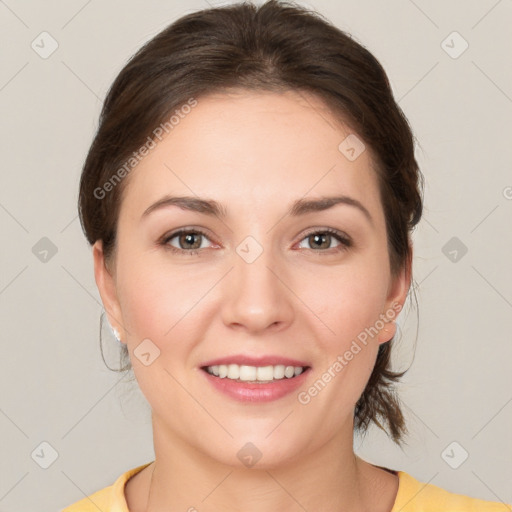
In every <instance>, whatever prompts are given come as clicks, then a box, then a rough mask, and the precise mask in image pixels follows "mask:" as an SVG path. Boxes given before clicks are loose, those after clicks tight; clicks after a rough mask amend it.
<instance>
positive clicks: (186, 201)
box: [142, 195, 373, 223]
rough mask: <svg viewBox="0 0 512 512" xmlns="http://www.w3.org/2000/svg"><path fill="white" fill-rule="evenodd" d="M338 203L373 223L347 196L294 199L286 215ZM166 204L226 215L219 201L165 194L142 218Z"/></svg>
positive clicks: (317, 209) (364, 209)
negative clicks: (360, 213) (357, 211)
mask: <svg viewBox="0 0 512 512" xmlns="http://www.w3.org/2000/svg"><path fill="white" fill-rule="evenodd" d="M338 204H345V205H348V206H353V207H354V208H357V209H358V210H359V211H360V212H362V213H363V214H364V216H365V217H366V218H367V220H368V221H369V222H370V223H373V219H372V216H371V215H370V212H369V211H368V210H367V209H366V208H365V207H364V206H363V204H362V203H361V202H360V201H358V200H357V199H354V198H352V197H349V196H343V195H342V196H329V197H321V198H318V199H298V200H297V201H295V202H294V203H293V204H292V206H291V207H290V209H289V210H288V211H287V213H286V215H291V216H292V217H298V216H300V215H305V214H307V213H310V212H320V211H324V210H328V209H329V208H332V207H333V206H336V205H338ZM167 206H178V207H179V208H181V209H182V210H188V211H193V212H197V213H203V214H205V215H209V216H212V217H219V218H221V219H222V218H225V217H227V210H226V208H225V207H224V206H223V205H222V204H220V203H219V202H217V201H215V200H213V199H201V198H199V197H193V196H169V195H166V196H164V197H162V198H161V199H159V200H158V201H156V202H155V203H153V204H152V205H151V206H149V207H148V208H146V210H145V211H144V213H143V214H142V218H144V217H146V216H148V215H149V214H150V213H151V212H153V211H155V210H158V209H161V208H165V207H167Z"/></svg>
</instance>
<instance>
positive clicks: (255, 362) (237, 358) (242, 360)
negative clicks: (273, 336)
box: [201, 354, 310, 368]
mask: <svg viewBox="0 0 512 512" xmlns="http://www.w3.org/2000/svg"><path fill="white" fill-rule="evenodd" d="M220 364H225V365H228V364H238V365H245V366H277V365H281V364H282V365H284V366H302V367H305V366H310V365H309V364H308V363H306V362H304V361H299V360H298V359H292V358H290V357H282V356H277V355H276V356H273V355H262V356H257V357H256V356H247V355H243V354H235V355H232V356H224V357H219V358H217V359H211V360H210V361H206V362H205V363H202V364H201V367H202V368H203V367H206V366H215V365H220Z"/></svg>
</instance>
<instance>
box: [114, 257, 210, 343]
mask: <svg viewBox="0 0 512 512" xmlns="http://www.w3.org/2000/svg"><path fill="white" fill-rule="evenodd" d="M142 259H143V258H141V259H140V260H138V261H137V260H133V261H129V260H128V259H126V260H125V261H124V262H120V263H119V272H118V291H119V302H120V305H121V310H122V313H123V320H124V322H125V325H126V327H127V329H128V331H129V336H128V340H130V341H131V343H132V345H134V346H135V344H137V343H139V342H140V341H141V340H142V339H144V338H149V339H151V340H152V341H153V342H154V343H155V344H156V345H157V346H158V347H159V348H160V350H161V351H163V349H164V348H165V347H166V346H169V345H171V346H173V347H174V348H176V349H177V348H179V347H176V346H174V345H172V341H173V339H176V338H179V339H180V340H181V341H182V342H186V336H185V333H184V330H186V329H187V328H188V329H190V326H191V322H192V321H193V319H194V318H197V315H200V313H201V311H202V298H203V297H204V295H205V294H206V293H207V292H208V290H209V289H210V288H211V287H212V286H213V284H214V283H215V279H214V278H213V276H212V273H211V272H210V273H207V272H201V271H198V269H197V266H193V265H190V266H188V267H187V266H186V265H185V266H183V267H181V268H180V269H179V271H177V270H176V268H174V269H171V268H170V267H169V266H164V265H161V264H158V263H155V262H154V261H153V262H152V264H151V265H144V266H142V265H141V264H140V263H141V262H142ZM192 323H193V322H192ZM187 326H188V327H187ZM185 344H186V343H185ZM180 345H183V343H180Z"/></svg>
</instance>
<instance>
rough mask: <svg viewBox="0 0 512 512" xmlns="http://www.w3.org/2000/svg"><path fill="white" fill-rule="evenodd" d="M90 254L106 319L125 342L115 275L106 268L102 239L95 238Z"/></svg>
mask: <svg viewBox="0 0 512 512" xmlns="http://www.w3.org/2000/svg"><path fill="white" fill-rule="evenodd" d="M92 254H93V259H94V278H95V280H96V286H97V287H98V291H99V292H100V296H101V301H102V302H103V307H104V308H105V311H106V313H107V318H108V321H109V322H110V325H111V326H112V327H113V328H115V329H117V331H118V332H119V335H120V337H121V340H122V342H123V343H125V341H123V340H125V339H126V336H125V334H126V332H125V330H124V328H123V324H122V314H121V307H120V305H119V301H118V299H117V292H116V283H115V277H114V276H113V275H112V273H111V272H110V271H109V270H108V268H107V265H106V261H105V255H104V253H103V241H102V240H97V241H96V242H95V243H94V245H93V246H92Z"/></svg>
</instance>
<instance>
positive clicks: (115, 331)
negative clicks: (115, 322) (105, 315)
mask: <svg viewBox="0 0 512 512" xmlns="http://www.w3.org/2000/svg"><path fill="white" fill-rule="evenodd" d="M108 325H109V327H110V330H111V331H112V334H113V335H114V337H115V339H116V340H117V342H118V343H121V336H120V334H119V331H118V330H117V329H116V328H115V327H112V325H111V324H110V322H108Z"/></svg>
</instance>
